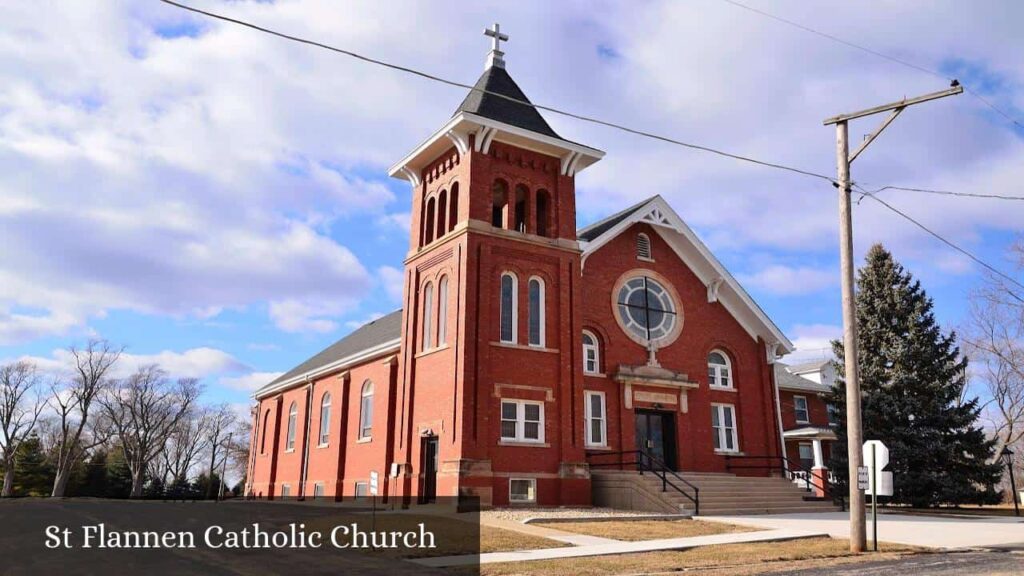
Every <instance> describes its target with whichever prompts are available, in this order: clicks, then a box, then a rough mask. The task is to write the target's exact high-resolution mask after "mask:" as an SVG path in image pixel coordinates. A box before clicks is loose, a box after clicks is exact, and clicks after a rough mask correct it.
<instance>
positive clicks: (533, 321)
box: [527, 276, 546, 348]
mask: <svg viewBox="0 0 1024 576" xmlns="http://www.w3.org/2000/svg"><path fill="white" fill-rule="evenodd" d="M527 290H528V294H527V295H528V297H529V298H528V300H529V305H530V309H529V314H530V316H529V326H528V332H529V338H530V346H537V347H541V348H543V347H544V340H545V338H544V336H545V334H544V332H545V331H544V324H545V318H544V315H545V314H544V310H545V308H546V304H545V302H544V280H542V279H541V278H539V277H537V276H534V277H532V278H530V282H529V285H528V286H527Z"/></svg>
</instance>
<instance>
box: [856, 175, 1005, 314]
mask: <svg viewBox="0 0 1024 576" xmlns="http://www.w3.org/2000/svg"><path fill="white" fill-rule="evenodd" d="M854 187H856V188H858V189H860V190H861V191H862V192H865V195H866V196H867V197H868V198H871V199H872V200H874V201H875V202H878V203H879V204H881V205H882V206H885V207H886V208H888V209H889V210H891V211H892V212H895V213H896V214H898V215H899V216H901V217H903V218H904V219H905V220H908V221H909V222H910V223H912V224H913V225H915V226H917V227H918V228H920V229H921V230H924V231H925V232H927V233H928V234H930V235H932V236H934V237H935V238H936V239H937V240H939V241H940V242H942V243H943V244H945V245H946V246H949V247H950V248H952V249H953V250H956V251H957V252H959V253H961V254H963V255H964V256H967V257H968V258H970V259H971V260H973V261H974V262H976V263H977V264H979V265H980V266H982V267H983V268H985V269H987V270H989V271H990V272H992V273H993V274H996V275H998V276H1000V277H1002V278H1004V279H1006V280H1007V281H1009V282H1011V283H1012V284H1014V285H1016V286H1018V287H1020V288H1024V284H1022V283H1020V282H1019V281H1017V280H1016V279H1015V278H1013V277H1011V276H1009V275H1008V274H1005V273H1003V272H1001V271H1000V270H998V269H997V268H995V267H993V266H992V265H990V264H989V263H987V262H985V261H984V260H982V259H981V258H978V257H977V256H975V255H974V254H972V253H970V252H968V251H967V250H965V249H963V248H961V247H960V246H957V245H956V244H954V243H953V242H951V241H950V240H947V239H946V238H944V237H943V236H942V235H941V234H939V233H938V232H936V231H934V230H932V229H931V228H929V227H927V226H925V225H924V224H922V223H921V222H919V221H917V220H915V219H914V218H913V217H911V216H910V215H908V214H907V213H905V212H903V211H901V210H899V209H898V208H896V207H894V206H893V205H892V204H889V203H888V202H886V201H885V200H882V199H881V198H879V197H878V196H875V195H871V194H867V191H866V190H864V189H863V188H861V187H860V186H858V185H856V184H854ZM1008 292H1009V293H1010V295H1012V296H1013V297H1014V298H1016V299H1017V300H1020V301H1021V302H1024V298H1021V297H1020V296H1018V295H1017V294H1015V293H1013V292H1012V291H1009V290H1008Z"/></svg>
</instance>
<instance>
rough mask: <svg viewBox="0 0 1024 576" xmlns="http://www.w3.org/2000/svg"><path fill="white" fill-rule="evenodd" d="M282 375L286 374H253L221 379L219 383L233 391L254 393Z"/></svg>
mask: <svg viewBox="0 0 1024 576" xmlns="http://www.w3.org/2000/svg"><path fill="white" fill-rule="evenodd" d="M282 374H284V372H252V373H250V374H245V375H243V376H226V377H223V378H221V379H219V380H218V381H217V383H218V384H219V385H220V386H224V387H227V388H230V389H232V390H241V391H243V392H252V391H254V390H257V389H258V388H260V387H262V386H264V385H266V384H269V383H271V382H273V381H274V380H275V379H277V378H278V377H280V376H281V375H282Z"/></svg>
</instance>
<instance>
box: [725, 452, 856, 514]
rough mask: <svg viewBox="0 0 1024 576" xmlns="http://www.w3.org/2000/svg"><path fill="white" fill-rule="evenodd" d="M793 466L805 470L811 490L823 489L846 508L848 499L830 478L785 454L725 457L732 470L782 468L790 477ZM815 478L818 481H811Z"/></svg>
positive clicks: (805, 479)
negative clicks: (740, 461)
mask: <svg viewBox="0 0 1024 576" xmlns="http://www.w3.org/2000/svg"><path fill="white" fill-rule="evenodd" d="M733 460H767V461H778V462H779V464H778V465H773V464H760V465H759V464H754V465H737V464H733V463H732V461H733ZM793 468H795V469H796V470H799V471H802V472H804V478H803V481H804V483H805V486H806V487H807V490H808V491H810V490H811V487H812V486H813V487H815V488H819V489H821V491H822V493H823V494H825V495H826V496H827V497H830V498H831V499H832V501H833V502H837V503H838V504H839V506H840V507H841V508H842V509H843V511H845V510H846V499H845V498H844V497H843V495H842V492H841V491H837V490H834V489H833V486H831V485H830V483H829V481H828V478H827V477H823V476H822V475H821V474H818V473H816V472H814V470H813V469H808V468H807V467H805V466H804V465H803V464H801V463H800V462H798V461H794V460H791V459H789V458H786V457H783V456H756V455H739V454H736V455H727V456H726V457H725V469H726V470H728V471H732V470H776V469H777V470H780V471H781V472H783V473H784V474H786V475H787V476H788V477H790V478H792V474H793ZM812 478H814V479H816V480H817V482H813V483H812V482H811V479H812Z"/></svg>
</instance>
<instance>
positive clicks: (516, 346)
mask: <svg viewBox="0 0 1024 576" xmlns="http://www.w3.org/2000/svg"><path fill="white" fill-rule="evenodd" d="M491 346H496V347H498V348H511V349H514V350H530V351H533V352H547V353H548V354H558V349H557V348H545V347H543V346H530V345H529V344H517V343H513V342H491Z"/></svg>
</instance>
